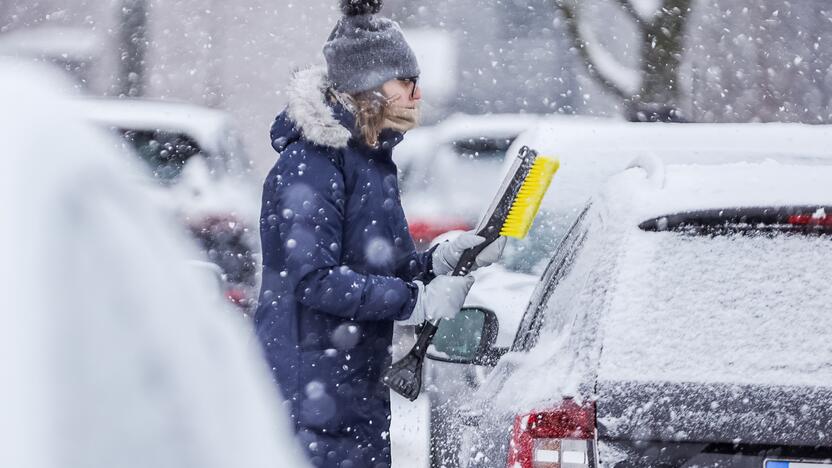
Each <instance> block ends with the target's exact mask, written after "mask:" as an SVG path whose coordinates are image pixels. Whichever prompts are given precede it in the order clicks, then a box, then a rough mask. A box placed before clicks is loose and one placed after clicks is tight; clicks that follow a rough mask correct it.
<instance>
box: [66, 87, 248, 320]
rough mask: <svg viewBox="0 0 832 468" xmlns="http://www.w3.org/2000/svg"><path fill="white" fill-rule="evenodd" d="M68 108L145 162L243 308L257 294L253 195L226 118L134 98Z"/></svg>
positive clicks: (240, 150)
mask: <svg viewBox="0 0 832 468" xmlns="http://www.w3.org/2000/svg"><path fill="white" fill-rule="evenodd" d="M73 106H74V107H75V109H76V111H77V112H79V113H80V114H81V115H83V116H85V117H86V118H87V119H88V120H89V121H91V122H93V123H95V124H97V125H99V126H101V127H103V128H107V129H109V130H111V131H113V132H114V133H115V134H116V135H118V136H119V137H120V139H119V141H120V142H121V145H122V146H124V147H125V148H127V149H128V150H130V152H131V153H132V154H135V155H137V156H138V157H139V158H140V159H141V161H143V162H144V163H145V167H146V168H147V169H148V170H149V171H150V173H151V174H152V176H153V179H154V180H155V181H156V182H158V184H157V188H158V190H156V192H157V193H158V194H159V197H160V198H161V201H162V203H164V204H166V205H168V206H170V207H171V208H172V209H174V210H175V211H176V212H177V213H178V215H179V216H180V217H181V219H182V222H183V223H184V224H185V226H186V227H187V228H188V229H189V230H190V232H191V234H192V235H193V237H194V238H195V239H196V240H197V242H198V244H199V245H200V246H201V247H202V250H203V251H204V252H205V254H206V255H207V257H208V259H209V260H210V261H212V262H214V263H216V264H217V265H218V266H220V268H222V270H223V274H224V275H225V279H226V283H227V285H228V288H227V291H226V294H227V296H228V298H229V299H230V300H231V301H232V302H233V303H235V304H237V305H238V306H240V307H242V308H243V309H244V310H249V309H250V307H251V305H253V303H254V299H255V298H256V276H255V275H256V272H257V256H258V252H259V247H258V239H257V229H256V227H257V225H258V216H259V212H258V211H257V210H258V207H259V200H258V194H257V193H256V192H255V191H254V190H253V188H254V187H256V184H255V183H253V182H252V179H251V177H250V166H251V162H250V161H249V160H248V158H247V156H246V155H245V152H244V151H243V148H242V146H241V144H240V141H239V139H238V137H237V133H236V130H235V129H234V126H233V123H232V121H231V117H230V116H229V115H228V114H227V113H225V112H223V111H219V110H216V109H210V108H206V107H202V106H195V105H191V104H184V103H173V102H160V101H149V100H136V99H95V98H87V99H79V100H76V101H74V102H73Z"/></svg>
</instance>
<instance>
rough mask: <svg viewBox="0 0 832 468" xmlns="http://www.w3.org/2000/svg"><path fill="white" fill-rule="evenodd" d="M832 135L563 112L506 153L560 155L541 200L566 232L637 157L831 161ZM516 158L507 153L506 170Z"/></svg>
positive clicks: (821, 129) (814, 129) (775, 126)
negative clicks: (531, 151)
mask: <svg viewBox="0 0 832 468" xmlns="http://www.w3.org/2000/svg"><path fill="white" fill-rule="evenodd" d="M829 141H832V125H805V124H784V123H765V124H762V123H747V124H699V123H687V124H663V123H632V122H622V121H616V120H611V119H594V120H587V119H580V120H571V121H570V120H565V119H562V118H557V119H555V120H542V121H541V122H540V123H539V124H538V125H537V126H535V127H534V128H532V129H530V130H528V131H526V132H524V133H523V134H521V135H520V136H518V137H517V139H516V140H515V141H514V143H513V144H512V146H511V148H509V150H508V154H509V155H516V154H517V153H518V152H519V149H520V148H521V147H522V146H529V147H531V148H533V149H535V150H537V151H538V152H539V153H540V154H545V155H550V156H556V157H558V158H559V159H560V162H561V166H560V170H559V171H558V173H557V175H556V176H555V178H554V180H553V182H552V185H551V187H550V188H549V191H548V192H547V194H546V197H545V198H544V200H543V203H542V204H541V207H542V209H543V210H544V211H546V212H548V215H549V216H550V219H549V221H551V222H552V223H553V224H554V225H555V226H556V229H558V230H559V231H563V230H564V229H566V228H567V227H568V226H569V225H570V224H571V223H572V221H573V220H574V219H575V216H576V215H577V214H578V213H579V212H580V210H581V209H582V208H583V206H584V204H585V203H586V201H587V200H588V199H589V197H590V196H592V195H593V194H594V193H596V192H597V191H598V190H599V189H600V188H601V187H602V185H603V183H604V182H605V181H606V180H607V179H608V178H609V177H610V176H612V175H614V174H617V173H619V172H621V171H622V170H624V169H625V168H626V167H627V166H628V165H629V164H630V163H631V162H632V161H633V160H635V159H638V158H641V159H652V158H658V159H660V160H661V161H663V162H664V163H665V164H686V163H696V164H724V163H728V162H738V161H762V160H765V159H775V160H778V161H783V162H813V161H814V162H817V163H823V162H832V145H829V144H828V142H829ZM511 160H512V158H511V157H509V158H506V160H505V162H504V170H507V169H508V166H510V165H511ZM559 234H562V232H559ZM556 237H559V235H556Z"/></svg>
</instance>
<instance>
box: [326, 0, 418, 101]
mask: <svg viewBox="0 0 832 468" xmlns="http://www.w3.org/2000/svg"><path fill="white" fill-rule="evenodd" d="M340 2H341V11H342V12H343V13H344V16H343V17H342V18H341V19H340V20H339V21H338V24H337V25H335V29H333V30H332V34H330V35H329V39H328V40H327V42H326V44H325V45H324V57H325V58H326V65H327V76H328V78H329V81H331V82H332V84H333V87H334V88H335V89H336V90H338V91H341V92H343V93H349V94H354V93H359V92H362V91H369V90H371V89H375V88H377V87H379V86H381V85H382V84H383V83H384V82H386V81H389V80H392V79H394V78H411V77H415V76H419V64H418V63H417V61H416V55H414V54H413V50H411V49H410V46H409V45H408V44H407V41H405V39H404V35H403V34H402V31H401V29H400V28H399V25H398V24H397V23H396V22H395V21H392V20H389V19H387V18H376V17H374V16H373V15H374V14H376V13H378V12H379V10H381V5H382V0H340Z"/></svg>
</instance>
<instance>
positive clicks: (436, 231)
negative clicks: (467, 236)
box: [408, 221, 472, 243]
mask: <svg viewBox="0 0 832 468" xmlns="http://www.w3.org/2000/svg"><path fill="white" fill-rule="evenodd" d="M471 228H472V227H471V225H469V224H468V223H466V222H463V221H448V222H436V221H414V222H411V223H410V224H409V225H408V229H409V230H410V236H411V237H413V240H414V241H416V242H418V243H427V242H430V241H432V240H433V239H434V238H436V237H437V236H439V235H440V234H444V233H446V232H448V231H468V230H469V229H471Z"/></svg>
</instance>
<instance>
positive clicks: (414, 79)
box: [399, 76, 419, 99]
mask: <svg viewBox="0 0 832 468" xmlns="http://www.w3.org/2000/svg"><path fill="white" fill-rule="evenodd" d="M399 81H407V82H408V83H411V84H413V89H411V90H410V99H416V83H417V82H418V81H419V77H418V76H408V77H405V78H399Z"/></svg>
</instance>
